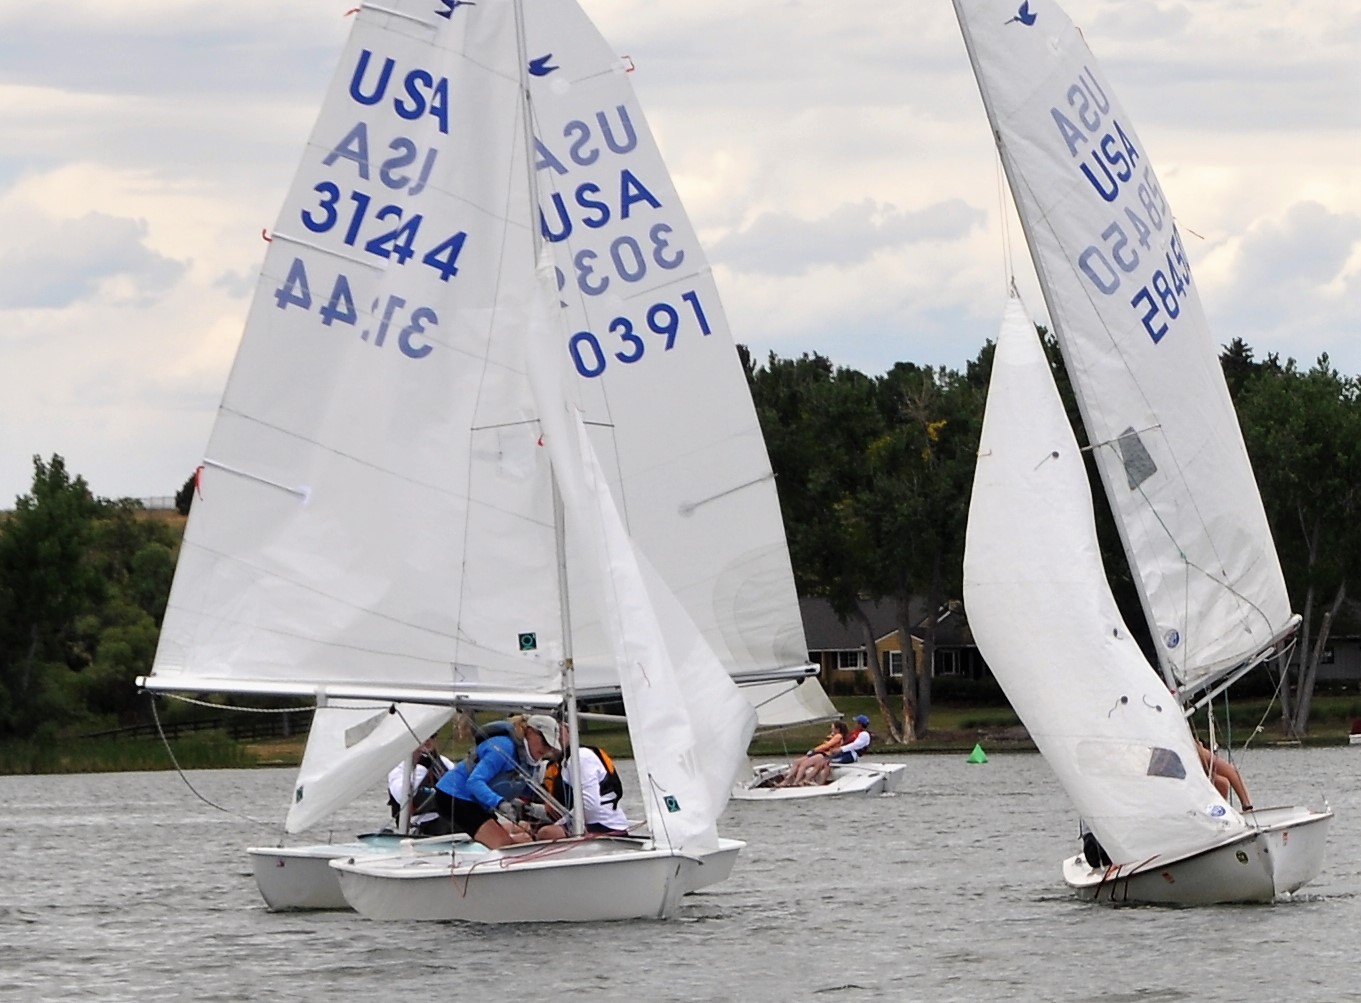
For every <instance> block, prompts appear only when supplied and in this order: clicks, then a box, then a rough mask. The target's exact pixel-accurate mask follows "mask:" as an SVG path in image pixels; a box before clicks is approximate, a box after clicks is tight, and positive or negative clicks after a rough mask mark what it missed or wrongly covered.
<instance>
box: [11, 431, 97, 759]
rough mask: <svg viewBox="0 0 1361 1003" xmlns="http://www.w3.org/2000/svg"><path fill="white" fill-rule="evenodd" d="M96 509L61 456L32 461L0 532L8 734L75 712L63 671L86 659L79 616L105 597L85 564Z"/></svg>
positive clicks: (43, 726) (34, 729)
mask: <svg viewBox="0 0 1361 1003" xmlns="http://www.w3.org/2000/svg"><path fill="white" fill-rule="evenodd" d="M102 505H103V503H102V502H100V501H98V500H96V499H95V498H94V496H93V495H91V493H90V489H89V488H88V487H87V486H86V484H85V481H84V480H83V479H82V478H80V477H76V478H75V479H74V480H73V479H72V478H71V477H70V475H69V474H68V473H67V471H66V463H65V461H64V460H63V459H62V458H61V457H60V456H56V455H54V456H53V457H52V460H51V462H50V463H44V462H43V461H42V458H41V457H37V456H35V457H34V458H33V489H32V492H31V493H30V494H27V495H23V496H21V497H19V498H18V499H17V500H16V502H15V509H14V513H13V515H11V516H10V518H9V519H8V520H6V522H5V523H4V526H3V531H0V723H3V725H4V727H5V730H6V731H8V732H9V733H10V734H13V735H19V736H27V735H33V734H36V733H40V732H45V731H50V730H51V729H53V728H55V727H56V726H57V725H59V724H60V723H61V722H63V721H66V720H68V719H70V718H72V717H74V716H77V715H78V714H79V712H80V710H81V708H79V707H78V706H73V704H72V702H71V700H70V699H69V698H70V695H71V684H72V679H71V677H70V674H71V673H72V672H73V671H76V670H78V669H79V668H81V667H82V666H83V664H86V663H87V661H88V652H87V651H86V650H84V648H83V646H82V644H81V638H80V632H79V631H78V630H77V626H78V622H79V618H80V617H81V616H82V615H83V614H86V613H88V612H89V611H90V610H91V609H93V608H94V607H95V606H97V605H98V603H99V602H100V601H101V600H102V599H103V597H104V594H105V582H104V579H103V578H102V577H101V575H100V574H99V572H98V569H97V568H96V567H95V565H94V564H93V562H92V561H91V560H90V544H91V539H92V536H93V532H94V521H95V519H96V518H97V517H98V515H99V513H100V511H101V509H102Z"/></svg>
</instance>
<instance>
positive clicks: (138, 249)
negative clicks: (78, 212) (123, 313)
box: [0, 212, 187, 310]
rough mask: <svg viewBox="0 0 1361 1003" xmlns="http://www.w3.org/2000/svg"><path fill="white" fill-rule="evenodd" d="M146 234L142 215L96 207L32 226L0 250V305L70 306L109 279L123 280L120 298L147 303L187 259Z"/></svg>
mask: <svg viewBox="0 0 1361 1003" xmlns="http://www.w3.org/2000/svg"><path fill="white" fill-rule="evenodd" d="M146 237H147V225H146V222H145V221H144V220H136V219H127V218H124V217H118V216H110V215H108V214H107V213H99V212H91V213H86V214H85V215H84V216H81V217H80V218H79V219H69V220H58V221H56V222H52V223H50V224H49V225H47V226H41V227H35V228H34V229H33V230H31V231H30V237H29V240H27V241H26V242H19V241H16V242H13V243H11V246H10V247H9V248H7V249H6V250H4V251H3V252H0V309H5V310H18V309H35V308H38V309H57V308H61V307H67V306H71V305H72V304H74V303H76V302H79V301H80V300H82V299H85V298H86V297H89V296H92V295H94V294H95V293H96V291H97V290H98V289H99V288H100V287H101V286H102V285H103V284H104V283H105V282H107V281H108V280H111V279H122V280H126V283H125V284H126V288H125V289H123V290H121V295H120V298H128V299H131V300H132V301H134V302H137V303H142V304H145V303H149V302H150V301H151V299H152V298H153V297H154V296H155V295H156V294H158V293H160V292H163V291H164V290H166V289H168V288H170V287H171V286H172V285H174V283H175V282H176V281H178V280H179V279H180V277H181V276H182V275H183V274H184V272H185V270H186V268H187V264H186V263H185V262H181V261H175V260H173V259H171V258H167V257H165V256H164V255H161V254H157V253H156V252H155V251H152V250H151V249H150V248H149V247H147V245H146Z"/></svg>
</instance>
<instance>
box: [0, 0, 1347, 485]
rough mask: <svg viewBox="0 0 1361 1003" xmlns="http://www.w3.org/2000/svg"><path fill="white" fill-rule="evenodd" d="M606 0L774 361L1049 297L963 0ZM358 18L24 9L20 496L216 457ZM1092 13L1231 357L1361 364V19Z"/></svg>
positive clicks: (23, 0) (885, 353)
mask: <svg viewBox="0 0 1361 1003" xmlns="http://www.w3.org/2000/svg"><path fill="white" fill-rule="evenodd" d="M582 3H583V6H584V7H585V8H586V10H587V11H588V13H590V14H591V16H592V17H593V18H594V20H595V21H596V23H597V25H598V26H599V27H600V29H601V31H602V32H603V33H604V34H605V36H606V37H607V38H608V39H609V40H610V41H611V42H612V43H613V44H614V45H615V47H616V49H617V50H618V51H619V52H620V54H621V55H624V54H626V55H628V56H630V57H631V58H632V60H633V62H634V64H635V66H636V72H635V73H634V74H633V83H634V86H635V88H636V89H637V91H638V93H639V98H640V100H641V102H642V105H643V107H644V109H645V110H646V112H647V114H648V119H649V122H650V124H651V126H652V128H653V131H654V132H655V134H656V135H657V139H658V142H659V143H660V145H661V148H662V152H663V155H664V156H665V157H666V160H667V163H668V165H669V167H670V169H671V172H672V174H673V176H674V178H675V181H676V185H677V188H678V189H679V190H680V193H681V196H682V198H683V199H684V201H685V204H686V207H687V209H688V210H689V213H690V215H691V217H692V219H693V220H694V222H695V224H696V227H697V228H698V230H699V233H700V236H701V239H702V241H703V242H704V244H705V246H706V247H707V249H708V251H709V254H710V258H711V261H712V263H713V265H714V269H715V272H716V275H717V277H718V283H719V289H720V291H721V293H722V295H723V299H724V303H725V305H726V307H727V310H728V314H729V319H730V322H731V324H732V327H733V330H734V332H735V335H736V337H737V338H738V340H739V341H742V342H745V343H746V344H748V345H749V346H751V347H752V348H753V349H754V351H755V352H756V353H757V355H758V357H759V358H764V357H765V355H766V353H768V352H772V351H773V352H775V353H777V354H778V355H781V356H786V357H788V356H796V355H799V354H801V353H804V352H819V353H821V354H823V355H826V356H828V357H830V358H831V359H832V360H833V361H834V362H836V363H838V364H840V365H845V366H851V367H854V368H856V369H860V370H862V371H864V372H867V373H880V372H883V371H884V370H885V369H887V368H888V367H890V366H891V365H893V363H894V362H897V361H911V362H917V363H922V364H933V365H948V366H951V367H955V368H958V367H961V366H962V365H963V364H964V363H965V362H966V361H967V360H969V359H971V358H973V357H974V356H976V355H977V353H978V351H979V349H980V348H981V347H982V346H983V344H984V342H985V340H986V339H987V338H988V337H990V336H991V335H992V334H993V332H994V331H995V328H996V324H997V321H998V318H999V315H1000V311H1001V308H1002V304H1003V300H1004V295H1005V287H1006V281H1007V275H1008V273H1009V269H1014V270H1015V271H1016V273H1017V275H1018V278H1019V281H1020V284H1021V287H1022V292H1023V294H1025V295H1026V298H1027V300H1028V302H1029V303H1030V305H1031V307H1032V310H1038V309H1039V307H1040V298H1039V296H1038V293H1036V292H1034V280H1033V277H1032V276H1031V271H1030V265H1029V261H1028V259H1027V258H1026V257H1025V253H1024V250H1023V247H1022V245H1021V243H1020V235H1019V227H1018V226H1017V224H1016V223H1015V222H1014V219H1011V220H1010V221H1009V222H1008V217H1009V214H1010V209H1009V208H1005V203H1003V202H1002V201H1001V198H1000V196H999V169H998V166H997V159H996V156H995V154H994V152H993V148H992V145H991V141H990V139H989V135H988V128H987V125H986V122H985V119H984V117H983V111H982V105H981V103H980V100H979V98H978V93H977V90H976V87H975V85H974V82H973V78H972V74H971V72H970V70H969V65H968V59H967V57H966V56H965V53H964V46H963V43H962V41H961V39H960V36H959V30H958V28H957V26H956V24H955V21H954V14H953V10H952V8H951V5H950V3H949V0H897V2H884V0H874V2H870V0H839V2H834V3H828V2H825V0H685V2H681V0H582ZM352 6H354V4H353V3H352V2H351V0H232V2H230V3H223V2H220V0H212V2H209V0H119V2H118V3H109V2H107V0H63V2H61V3H53V2H50V0H4V2H3V3H0V137H3V140H2V141H0V508H7V507H10V505H11V502H12V499H13V498H14V497H15V496H16V495H18V494H22V493H25V492H27V490H28V488H29V485H30V483H31V477H32V456H33V455H34V454H39V455H41V456H43V457H44V458H46V457H49V456H51V455H52V454H53V453H59V454H61V455H62V456H64V457H65V458H66V461H67V464H68V466H69V468H70V469H71V470H72V471H74V472H75V473H78V474H81V475H82V476H84V477H85V478H86V480H87V481H88V482H89V483H90V486H91V488H92V489H93V490H94V492H95V493H96V494H98V495H102V496H105V497H122V496H132V497H149V496H161V495H169V494H173V493H174V491H175V490H176V489H178V487H179V486H180V485H181V484H182V483H183V482H184V479H185V478H186V477H187V476H188V475H189V473H190V472H191V471H192V470H193V468H194V467H195V466H196V465H197V464H198V462H199V461H200V459H201V458H202V454H203V450H204V446H205V443H206V441H207V437H208V432H209V428H210V425H211V422H212V417H213V413H214V411H215V409H216V406H217V400H218V397H219V395H220V393H221V391H222V387H223V385H224V382H225V380H226V376H227V371H228V368H229V366H230V364H231V359H232V355H233V352H234V349H235V345H236V342H237V339H238V338H239V336H240V332H241V325H242V323H243V320H244V318H245V315H246V311H247V307H248V305H249V297H250V294H251V291H252V289H253V286H254V282H255V277H256V275H257V273H258V270H259V266H260V262H261V259H262V257H263V253H264V244H263V243H262V241H261V236H260V233H261V230H262V229H264V228H267V227H270V226H272V225H273V222H274V218H275V216H276V215H277V213H278V210H279V206H280V204H281V202H282V200H283V196H284V190H285V186H286V185H287V184H288V182H289V180H290V178H291V176H292V173H293V170H294V168H295V166H296V162H297V158H298V156H299V154H300V152H301V149H302V144H303V142H304V140H305V138H306V136H307V133H308V131H309V130H310V126H311V122H312V119H313V117H314V115H315V113H316V110H317V106H318V103H319V101H320V98H321V96H322V94H323V92H324V90H325V87H326V84H327V82H328V80H329V78H330V75H331V72H332V70H333V69H334V67H335V64H336V60H337V58H338V56H339V52H340V48H341V46H342V44H343V41H344V37H345V34H346V33H347V31H348V27H349V24H350V22H349V20H348V19H347V18H346V17H345V16H344V15H345V11H346V10H347V9H348V8H349V7H352ZM1066 7H1067V9H1068V12H1069V14H1070V15H1071V16H1072V18H1073V20H1074V21H1076V22H1077V23H1078V24H1079V25H1080V26H1081V27H1082V28H1083V31H1084V34H1085V35H1086V37H1087V41H1088V43H1089V44H1090V45H1091V46H1092V48H1093V50H1094V51H1095V53H1096V54H1097V57H1098V58H1099V59H1100V60H1101V63H1102V66H1103V68H1104V69H1105V72H1106V75H1107V76H1108V77H1109V78H1110V80H1111V82H1112V84H1113V86H1114V87H1115V88H1116V89H1117V90H1118V92H1119V94H1120V98H1121V100H1122V102H1123V103H1124V105H1125V107H1126V109H1127V111H1128V113H1129V115H1130V117H1131V118H1132V119H1133V120H1134V122H1135V124H1136V127H1137V128H1138V130H1139V133H1140V135H1141V137H1142V139H1143V142H1144V145H1145V147H1146V148H1147V149H1148V151H1149V153H1150V156H1151V159H1152V162H1153V163H1154V164H1155V165H1156V167H1157V170H1158V172H1159V175H1160V178H1161V181H1162V184H1163V188H1164V190H1165V191H1166V193H1167V195H1168V198H1169V201H1170V202H1171V204H1172V206H1173V207H1174V209H1175V211H1176V214H1177V218H1178V221H1179V223H1180V226H1181V229H1182V232H1183V234H1185V235H1186V236H1187V245H1188V246H1187V250H1188V252H1189V255H1190V257H1191V261H1192V264H1193V266H1194V268H1195V272H1196V283H1197V285H1198V287H1199V288H1200V291H1201V296H1202V298H1203V300H1204V303H1205V306H1206V310H1207V312H1208V314H1209V316H1210V320H1211V323H1212V325H1213V326H1214V329H1215V331H1216V335H1217V337H1218V339H1219V341H1220V342H1221V343H1226V342H1228V341H1229V340H1231V339H1232V338H1233V337H1235V336H1237V337H1242V338H1244V339H1245V340H1246V341H1247V342H1248V344H1249V345H1251V346H1252V347H1253V348H1254V349H1255V351H1256V352H1257V355H1258V357H1259V358H1260V357H1263V356H1265V355H1266V354H1267V353H1268V352H1277V353H1280V354H1281V355H1282V356H1283V357H1293V358H1296V359H1297V360H1299V361H1300V362H1301V363H1304V364H1310V363H1312V362H1313V361H1314V360H1315V359H1316V358H1317V357H1318V355H1319V354H1320V353H1323V352H1327V353H1328V354H1329V356H1330V357H1331V360H1332V362H1333V364H1334V366H1336V367H1337V368H1338V369H1340V370H1342V371H1343V372H1344V373H1347V374H1348V375H1358V374H1361V340H1359V339H1358V335H1361V330H1359V328H1361V181H1358V180H1357V178H1358V166H1357V165H1358V163H1361V112H1359V111H1358V107H1361V101H1359V100H1358V99H1361V5H1355V4H1352V3H1348V2H1344V0H1293V2H1291V3H1288V4H1285V3H1281V2H1279V0H1068V2H1067V4H1066ZM1192 234H1194V235H1195V236H1192ZM1008 247H1010V248H1011V252H1010V257H1009V256H1008V252H1007V248H1008ZM1008 262H1010V264H1008ZM1041 319H1042V318H1041Z"/></svg>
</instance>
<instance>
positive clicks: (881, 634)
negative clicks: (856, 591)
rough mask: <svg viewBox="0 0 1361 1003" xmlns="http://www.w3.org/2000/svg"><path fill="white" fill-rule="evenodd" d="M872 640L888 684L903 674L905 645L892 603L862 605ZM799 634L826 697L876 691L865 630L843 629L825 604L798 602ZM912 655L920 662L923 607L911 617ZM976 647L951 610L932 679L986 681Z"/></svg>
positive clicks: (939, 628) (849, 625)
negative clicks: (827, 693) (816, 671)
mask: <svg viewBox="0 0 1361 1003" xmlns="http://www.w3.org/2000/svg"><path fill="white" fill-rule="evenodd" d="M861 608H862V609H863V610H864V611H865V614H866V615H867V616H868V618H869V621H870V629H871V631H872V632H873V634H874V657H875V658H877V659H878V660H879V664H880V665H881V666H883V667H884V669H885V670H886V672H887V675H888V677H889V679H890V682H891V681H892V680H893V679H895V678H897V677H900V676H902V674H903V644H902V638H901V636H900V633H899V630H898V624H897V620H896V616H895V604H894V603H893V602H870V601H868V600H866V601H863V602H862V603H861ZM799 611H800V613H801V614H802V616H803V632H804V636H805V637H806V638H807V642H808V658H809V660H810V661H812V662H813V663H815V664H817V665H818V666H820V667H821V671H820V672H819V673H818V677H819V678H820V679H821V680H822V685H823V688H824V689H826V690H827V691H828V692H829V693H868V692H871V691H872V690H873V688H874V683H873V680H872V678H871V677H870V673H869V671H868V669H869V660H868V656H867V654H866V644H865V638H864V633H863V630H862V628H861V626H860V624H859V623H858V622H857V621H855V620H848V621H847V622H846V623H842V622H841V620H840V619H839V618H838V617H837V615H836V613H834V612H833V611H832V606H831V604H830V603H829V602H827V601H826V600H825V599H807V598H804V599H800V600H799ZM910 620H911V622H912V623H913V624H914V625H915V626H914V627H913V628H912V630H911V641H910V649H911V650H912V652H913V657H914V658H917V659H920V658H921V657H922V653H923V650H924V649H923V643H924V638H925V636H926V628H925V623H926V620H927V609H926V606H925V604H914V606H913V609H912V611H911V615H910ZM989 676H990V674H989V672H988V668H987V666H986V665H985V664H984V662H983V657H982V655H980V654H979V652H978V647H977V646H976V645H975V644H974V641H973V635H972V634H971V633H970V632H969V624H968V621H967V620H966V619H965V617H964V614H963V611H962V609H960V608H958V607H956V606H951V607H950V608H949V609H948V610H947V611H946V612H945V613H944V614H943V615H942V616H941V618H940V619H939V620H938V621H937V622H936V650H935V655H934V658H933V659H932V664H931V677H932V678H933V679H939V678H958V679H965V680H975V681H977V680H982V679H987V678H989Z"/></svg>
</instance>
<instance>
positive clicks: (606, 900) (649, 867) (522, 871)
mask: <svg viewBox="0 0 1361 1003" xmlns="http://www.w3.org/2000/svg"><path fill="white" fill-rule="evenodd" d="M744 845H745V844H743V843H741V842H740V841H739V840H725V841H723V843H721V844H720V846H719V849H718V853H717V857H716V859H715V860H714V871H712V872H710V873H709V874H707V875H702V874H701V872H702V871H703V870H704V868H705V867H706V866H707V865H706V863H705V859H704V858H703V857H700V856H696V855H692V854H687V853H679V852H676V851H674V850H671V849H658V848H655V847H654V846H653V845H652V844H651V843H650V842H647V841H643V840H635V839H614V838H609V837H604V838H601V837H593V838H588V839H582V840H560V841H557V842H551V843H526V844H520V845H517V846H513V847H506V848H504V849H501V850H488V851H485V852H484V853H482V854H479V855H476V856H469V855H465V854H464V853H463V852H462V851H461V850H455V851H454V852H453V853H452V854H449V855H444V854H440V855H433V854H430V855H420V856H412V857H392V856H386V857H384V856H377V855H370V856H367V857H364V856H356V857H342V858H338V859H336V860H334V861H332V862H331V864H330V866H331V867H332V868H333V869H335V871H336V872H337V874H338V876H339V878H340V888H341V891H342V893H343V894H344V896H345V899H346V901H347V902H349V904H350V907H351V908H353V909H354V910H355V911H356V912H358V913H359V914H360V915H362V916H365V917H366V918H369V919H381V920H440V921H449V920H464V921H468V922H474V923H566V922H588V923H590V922H607V921H611V920H624V919H669V918H671V917H672V916H674V915H675V913H676V910H677V908H678V907H679V903H680V899H681V897H682V896H683V895H684V894H686V893H687V892H689V891H692V890H693V889H695V888H697V887H704V886H705V885H707V884H712V883H713V882H714V881H717V880H721V878H722V877H724V876H726V872H725V871H724V867H725V866H726V868H727V871H731V869H732V862H733V860H734V859H735V857H736V855H737V853H738V851H740V849H741V848H742V846H744Z"/></svg>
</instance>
